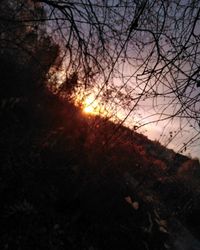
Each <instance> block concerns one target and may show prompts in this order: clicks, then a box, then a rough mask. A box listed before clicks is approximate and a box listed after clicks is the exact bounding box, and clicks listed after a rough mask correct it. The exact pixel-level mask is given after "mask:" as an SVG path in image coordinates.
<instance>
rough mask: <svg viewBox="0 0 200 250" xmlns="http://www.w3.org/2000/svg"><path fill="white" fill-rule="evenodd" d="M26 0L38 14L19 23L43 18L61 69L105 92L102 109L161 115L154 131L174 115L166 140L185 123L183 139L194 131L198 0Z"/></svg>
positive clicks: (140, 116) (198, 96) (137, 120)
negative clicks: (188, 131)
mask: <svg viewBox="0 0 200 250" xmlns="http://www.w3.org/2000/svg"><path fill="white" fill-rule="evenodd" d="M29 3H30V4H32V5H34V4H35V5H37V6H39V8H43V9H45V10H46V15H45V16H42V17H41V16H37V17H36V18H34V20H32V18H30V16H29V17H28V18H26V19H25V20H23V22H22V23H23V24H25V23H27V22H29V21H31V22H32V21H34V22H33V23H34V24H36V23H38V22H46V27H47V30H48V34H49V35H51V37H52V39H53V40H55V41H56V42H57V43H59V45H60V47H61V58H62V59H64V60H63V65H64V67H65V72H67V76H70V75H72V74H74V72H78V76H79V82H80V83H81V84H82V85H83V87H84V88H85V89H87V88H89V87H90V86H92V87H95V90H96V92H97V98H99V97H101V98H102V99H104V100H107V105H110V109H111V108H112V104H113V103H114V106H115V107H118V109H121V108H123V109H124V110H126V115H124V118H123V119H122V121H121V124H122V123H124V122H126V121H127V120H128V119H130V117H131V118H132V120H131V121H132V122H133V123H134V126H136V125H137V126H138V128H140V127H142V126H144V125H147V124H151V123H155V122H160V123H161V122H164V125H163V133H162V135H161V139H162V138H164V137H163V135H164V134H166V133H169V130H168V127H169V122H173V121H174V120H177V119H179V122H180V127H179V129H178V130H177V131H176V132H175V133H174V134H173V136H170V137H171V138H169V140H168V143H171V141H172V139H173V140H174V139H176V137H178V136H179V135H180V133H181V132H184V129H188V128H190V129H193V131H194V133H193V134H192V135H191V136H190V138H189V139H188V141H186V142H185V143H186V145H190V143H193V142H195V141H196V140H197V139H198V138H199V132H200V131H199V129H200V127H199V120H200V113H199V108H200V107H199V100H200V92H199V81H200V75H199V63H200V62H199V44H200V40H199V32H200V31H199V22H200V21H199V19H200V3H199V1H198V0H186V1H184V2H182V1H179V0H172V1H171V0H170V1H169V0H167V1H157V0H153V1H149V0H141V1H136V0H135V1H129V0H117V1H104V0H94V1H91V0H85V1H79V0H78V1H75V2H74V1H68V0H63V1H59V0H34V1H29ZM33 12H34V11H33ZM34 13H35V12H34ZM27 19H28V20H27ZM1 20H2V18H1ZM144 105H145V107H146V108H144V109H145V110H144V112H143V111H141V107H142V108H143V107H144ZM118 109H116V108H115V109H114V110H115V112H117V111H118ZM181 147H182V146H181ZM181 147H180V148H181ZM184 147H185V145H184ZM184 147H183V149H184Z"/></svg>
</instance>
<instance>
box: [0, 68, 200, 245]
mask: <svg viewBox="0 0 200 250" xmlns="http://www.w3.org/2000/svg"><path fill="white" fill-rule="evenodd" d="M22 73H23V72H22ZM13 74H14V75H13V77H12V78H11V79H10V78H7V79H6V80H5V82H9V81H10V82H11V81H13V79H15V81H17V78H16V77H17V75H16V72H14V73H13ZM4 77H5V75H4ZM30 77H31V75H30ZM8 86H9V85H8ZM15 93H16V91H15ZM0 115H1V121H2V123H1V132H0V136H1V172H0V195H1V203H0V220H1V229H0V247H1V249H52V250H54V249H81V250H82V249H88V250H94V249H125V250H126V249H127V250H128V249H138V250H139V249H141V250H143V249H144V250H145V249H152V250H161V249H188V250H189V249H199V248H198V247H199V246H200V243H199V241H198V239H200V235H199V232H200V230H199V229H200V228H199V225H200V216H199V209H200V200H199V197H200V189H199V184H200V168H199V162H198V161H197V160H191V159H189V158H187V157H185V156H182V155H179V154H176V153H175V152H173V151H172V150H168V149H166V148H164V147H163V146H161V145H160V144H159V143H158V142H152V141H150V140H148V138H146V137H145V136H143V135H141V134H138V133H136V132H134V131H131V130H130V129H128V128H126V127H123V126H121V127H120V128H118V129H117V130H116V125H115V124H114V123H112V122H110V121H107V120H105V119H104V118H101V117H97V116H96V117H95V116H88V115H86V114H83V113H82V111H81V110H79V109H78V108H76V107H75V106H73V104H71V103H68V102H66V101H65V102H64V101H61V100H59V99H58V98H57V97H56V96H53V95H52V94H51V93H49V92H48V91H47V90H46V89H45V88H41V89H39V90H38V91H36V92H34V95H33V94H31V95H30V96H28V95H22V94H21V93H20V94H18V95H14V94H13V93H10V94H9V95H6V96H5V95H2V96H1V114H0ZM177 230H178V232H180V234H179V233H178V232H177ZM181 237H182V238H181ZM183 238H184V240H183ZM195 247H196V248H195Z"/></svg>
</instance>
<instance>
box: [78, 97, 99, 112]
mask: <svg viewBox="0 0 200 250" xmlns="http://www.w3.org/2000/svg"><path fill="white" fill-rule="evenodd" d="M82 105H83V112H84V113H87V114H92V115H98V114H100V113H101V112H102V110H101V107H100V105H99V104H98V101H97V100H96V99H95V97H94V96H93V95H89V96H87V97H85V99H84V100H83V102H82Z"/></svg>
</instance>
